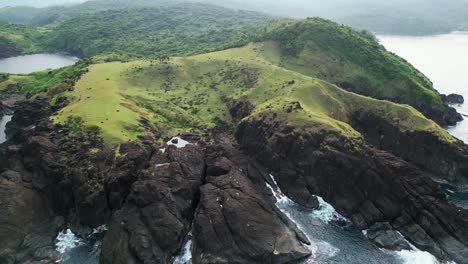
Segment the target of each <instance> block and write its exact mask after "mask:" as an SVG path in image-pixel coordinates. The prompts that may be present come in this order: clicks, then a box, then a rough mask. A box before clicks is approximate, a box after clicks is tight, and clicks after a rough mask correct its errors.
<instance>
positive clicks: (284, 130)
mask: <svg viewBox="0 0 468 264" xmlns="http://www.w3.org/2000/svg"><path fill="white" fill-rule="evenodd" d="M286 124H287V122H285V121H284V120H280V119H278V118H275V117H273V116H272V115H268V114H264V115H263V116H260V117H257V118H250V119H249V120H246V121H244V122H243V123H242V124H241V125H240V126H239V129H238V131H237V134H236V136H237V139H238V141H239V143H240V144H241V145H242V147H243V150H245V151H246V152H248V153H250V154H251V155H252V156H253V157H255V158H257V159H258V160H259V161H260V162H261V163H262V164H264V165H265V166H266V167H267V168H269V169H270V170H271V171H272V173H273V174H274V175H275V177H276V180H277V181H278V184H279V186H280V187H281V189H282V190H283V191H284V193H285V194H287V195H288V196H289V197H291V198H292V199H293V200H295V201H296V202H298V203H300V204H302V205H305V206H306V205H308V203H307V199H308V198H309V197H312V196H313V195H314V194H317V195H320V196H322V197H323V198H324V199H325V200H326V201H328V202H329V203H331V204H333V205H334V206H335V207H336V208H337V210H338V211H339V212H340V213H342V214H343V215H345V216H347V217H348V218H349V219H351V220H352V222H353V223H354V224H355V225H356V226H357V227H358V228H360V229H368V228H371V227H372V226H373V225H375V224H376V223H380V222H388V223H389V224H390V225H391V226H392V228H393V229H394V230H398V231H400V232H401V233H402V234H403V235H404V236H405V238H406V239H407V240H408V241H410V242H411V243H412V244H414V245H415V246H417V247H418V248H420V249H423V250H427V251H430V252H432V253H433V254H434V255H436V256H437V257H439V258H441V259H454V260H456V261H457V262H459V263H466V260H467V259H468V211H466V210H462V209H460V208H457V207H455V206H454V205H452V204H450V203H448V201H447V200H446V198H445V195H444V194H443V193H442V192H441V191H440V187H439V186H438V184H436V183H434V182H433V181H432V180H431V175H430V174H428V173H426V172H424V171H422V170H421V169H419V168H417V167H415V166H414V165H411V164H409V163H408V162H406V161H404V160H402V159H401V158H398V157H396V156H394V155H392V154H390V153H388V152H385V151H381V150H378V149H376V148H375V147H373V146H371V145H369V144H367V143H365V142H363V141H362V140H359V139H356V140H351V139H349V138H345V137H343V136H341V135H340V134H339V133H336V134H333V132H332V131H327V130H318V129H316V128H314V127H307V126H305V127H291V126H288V125H286Z"/></svg>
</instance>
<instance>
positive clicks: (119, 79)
mask: <svg viewBox="0 0 468 264" xmlns="http://www.w3.org/2000/svg"><path fill="white" fill-rule="evenodd" d="M269 48H270V45H267V44H265V43H257V44H251V45H248V46H245V47H242V48H234V49H229V50H225V51H220V52H213V53H208V54H203V55H197V56H192V57H175V58H167V59H164V60H147V61H135V62H129V63H121V62H113V63H103V64H94V65H91V66H90V67H89V72H88V73H86V74H85V75H84V76H83V77H82V78H81V79H80V80H79V81H78V82H77V84H76V85H75V89H74V90H73V91H67V92H66V93H65V94H66V95H67V96H68V97H69V98H70V100H71V104H69V105H68V106H67V107H65V108H64V109H62V110H61V111H60V112H59V114H58V115H57V116H55V117H54V119H55V121H56V122H65V121H66V120H67V119H68V118H69V117H70V116H80V117H82V118H83V120H84V122H85V123H86V125H94V126H98V127H100V129H101V131H102V135H103V138H104V141H105V142H106V143H108V144H118V143H121V142H124V141H127V140H133V139H136V138H137V137H138V136H139V135H142V134H145V133H146V132H147V131H146V130H145V128H144V127H143V126H142V125H141V124H140V120H143V119H144V120H147V121H148V122H149V123H150V124H151V126H152V127H154V128H155V129H157V130H158V132H159V134H160V135H161V136H162V137H170V136H173V135H175V134H178V133H181V132H199V133H204V132H206V131H209V130H210V129H214V128H216V127H219V125H220V124H227V125H228V126H230V125H235V124H236V121H234V120H233V119H232V118H231V116H230V113H229V109H228V105H229V104H228V101H229V100H228V99H242V100H247V101H249V102H251V103H252V104H253V106H254V107H255V109H254V110H253V112H252V113H251V115H252V116H255V115H260V114H263V113H266V112H270V113H275V115H277V116H280V115H287V116H288V120H289V121H288V122H291V123H293V124H294V125H295V126H307V127H311V126H314V127H317V128H320V129H321V130H324V131H327V130H329V131H335V132H334V133H341V134H343V135H346V136H347V137H351V138H358V137H360V134H359V133H358V132H357V131H356V130H354V129H353V128H352V127H351V126H350V125H349V123H350V119H351V117H352V115H353V114H354V113H355V112H356V111H360V110H361V109H362V108H364V109H366V110H368V111H372V112H374V113H376V114H378V115H379V116H384V117H385V118H388V119H389V120H391V121H392V123H395V122H394V121H395V120H399V122H396V123H398V126H399V128H400V129H401V130H402V131H417V130H428V131H432V132H433V133H435V134H436V135H438V136H440V137H441V138H442V139H444V140H453V138H452V137H450V136H449V135H448V134H447V132H445V131H444V130H443V129H442V128H440V127H439V126H438V125H436V124H435V123H434V122H432V121H431V120H428V119H426V118H425V117H424V116H423V115H422V114H421V113H419V112H418V111H417V110H415V109H414V108H412V107H410V106H404V105H398V104H395V103H391V102H388V101H380V100H376V99H371V98H368V97H365V96H361V95H357V94H354V93H351V92H347V91H344V90H343V89H341V88H339V87H337V86H335V85H333V84H331V83H329V82H326V81H323V80H319V79H316V78H312V77H309V76H305V75H303V74H300V73H297V72H293V71H290V70H288V69H285V68H281V67H279V66H276V65H274V64H273V63H272V62H271V61H270V60H268V59H265V57H264V54H265V53H273V52H274V51H271V50H270V51H269V50H266V49H269ZM247 118H248V117H247Z"/></svg>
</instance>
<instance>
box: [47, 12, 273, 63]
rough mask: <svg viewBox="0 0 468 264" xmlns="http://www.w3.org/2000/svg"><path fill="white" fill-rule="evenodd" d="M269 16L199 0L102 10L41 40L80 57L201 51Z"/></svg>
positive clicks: (242, 35)
mask: <svg viewBox="0 0 468 264" xmlns="http://www.w3.org/2000/svg"><path fill="white" fill-rule="evenodd" d="M272 20H274V18H273V17H270V16H267V15H262V14H259V13H255V12H250V11H234V10H229V9H224V8H221V7H215V6H211V5H200V4H180V5H178V4H175V5H169V6H161V7H144V8H132V9H117V10H107V11H103V12H99V13H93V14H83V15H79V16H76V17H74V18H72V19H69V20H67V21H65V22H64V23H62V24H60V25H59V26H57V27H56V28H55V29H54V30H53V31H52V33H50V34H49V35H48V37H47V42H46V43H45V45H46V46H47V47H48V48H51V49H53V50H60V51H66V52H70V53H73V54H76V55H80V56H94V55H97V54H102V53H116V54H127V55H142V56H159V55H171V56H174V55H189V54H194V53H205V52H209V51H213V50H220V49H225V48H229V47H234V46H239V45H243V44H246V43H247V42H249V40H250V38H251V35H252V34H253V33H255V32H257V31H258V30H260V29H262V27H264V26H266V25H267V24H268V23H269V22H271V21H272Z"/></svg>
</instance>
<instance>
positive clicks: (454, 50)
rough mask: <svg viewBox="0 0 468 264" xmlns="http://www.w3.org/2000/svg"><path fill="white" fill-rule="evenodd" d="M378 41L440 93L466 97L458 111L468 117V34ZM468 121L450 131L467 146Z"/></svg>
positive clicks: (380, 38)
mask: <svg viewBox="0 0 468 264" xmlns="http://www.w3.org/2000/svg"><path fill="white" fill-rule="evenodd" d="M378 39H379V40H380V42H381V44H382V45H384V46H385V47H386V48H387V49H388V50H390V51H392V52H394V53H396V54H397V55H399V56H400V57H402V58H404V59H406V60H407V61H408V62H410V63H411V64H413V65H414V66H415V67H416V68H417V69H418V70H420V71H421V72H422V73H424V74H425V75H426V76H428V77H429V79H431V80H432V81H433V83H434V87H435V88H436V89H437V90H438V91H439V92H440V93H444V94H450V93H457V94H461V95H463V96H464V97H465V99H466V101H467V102H466V103H465V104H464V105H460V106H456V107H455V108H457V110H458V112H460V113H462V114H467V115H468V78H467V74H468V32H453V33H450V34H444V35H435V36H425V37H412V36H385V35H381V36H378ZM465 119H466V120H465V121H463V122H460V123H459V124H458V125H457V126H455V127H451V128H448V131H449V132H450V133H451V134H452V135H454V136H455V137H457V138H459V139H461V140H463V141H464V142H466V143H468V117H465Z"/></svg>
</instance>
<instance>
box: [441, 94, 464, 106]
mask: <svg viewBox="0 0 468 264" xmlns="http://www.w3.org/2000/svg"><path fill="white" fill-rule="evenodd" d="M440 97H441V98H442V102H444V104H447V105H456V104H463V103H464V102H465V98H463V96H461V95H459V94H449V95H446V94H441V95H440Z"/></svg>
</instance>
